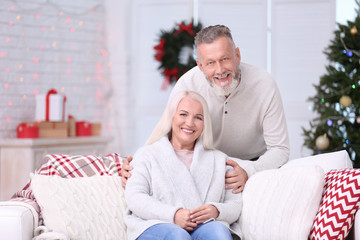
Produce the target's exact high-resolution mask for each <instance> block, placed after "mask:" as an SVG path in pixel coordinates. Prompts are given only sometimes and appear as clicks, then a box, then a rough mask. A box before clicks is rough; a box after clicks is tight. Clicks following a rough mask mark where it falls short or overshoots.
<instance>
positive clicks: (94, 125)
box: [92, 123, 101, 136]
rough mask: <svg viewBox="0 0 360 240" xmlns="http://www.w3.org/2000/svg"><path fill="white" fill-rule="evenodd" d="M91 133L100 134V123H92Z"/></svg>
mask: <svg viewBox="0 0 360 240" xmlns="http://www.w3.org/2000/svg"><path fill="white" fill-rule="evenodd" d="M92 135H93V136H100V135H101V123H92Z"/></svg>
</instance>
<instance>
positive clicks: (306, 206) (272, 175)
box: [240, 166, 324, 240]
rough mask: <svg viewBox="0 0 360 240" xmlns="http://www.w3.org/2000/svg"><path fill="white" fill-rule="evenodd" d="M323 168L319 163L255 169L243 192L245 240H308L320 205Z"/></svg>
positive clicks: (242, 226)
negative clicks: (263, 169)
mask: <svg viewBox="0 0 360 240" xmlns="http://www.w3.org/2000/svg"><path fill="white" fill-rule="evenodd" d="M323 186H324V171H323V169H322V168H321V167H319V166H303V167H291V168H285V169H273V170H265V171H262V172H258V173H256V174H254V175H253V176H252V177H250V178H249V180H248V181H247V183H246V185H245V189H244V191H243V210H242V213H241V216H240V224H241V229H242V230H243V238H244V239H250V240H251V239H254V240H255V239H267V240H282V239H284V240H288V239H292V240H297V239H299V240H304V239H307V238H308V236H309V233H310V230H311V227H312V225H313V222H314V219H315V216H316V213H317V211H318V209H319V206H320V201H321V196H322V190H323Z"/></svg>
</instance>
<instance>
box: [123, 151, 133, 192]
mask: <svg viewBox="0 0 360 240" xmlns="http://www.w3.org/2000/svg"><path fill="white" fill-rule="evenodd" d="M132 159H133V158H132V156H128V157H127V158H126V160H125V161H124V162H123V164H122V166H121V181H122V185H123V187H125V186H126V182H127V179H128V178H129V177H131V174H130V173H129V171H131V170H133V167H132V166H130V165H129V164H130V162H131V160H132Z"/></svg>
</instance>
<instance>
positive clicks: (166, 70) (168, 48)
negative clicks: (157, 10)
mask: <svg viewBox="0 0 360 240" xmlns="http://www.w3.org/2000/svg"><path fill="white" fill-rule="evenodd" d="M200 30H201V24H200V23H199V24H197V25H196V26H194V25H193V24H192V23H190V24H188V25H186V24H185V22H181V23H180V24H176V26H175V27H174V28H173V29H172V30H170V31H164V30H161V33H160V39H159V44H158V45H156V46H154V50H155V59H156V60H157V61H159V62H160V66H159V67H158V69H160V70H161V73H162V75H163V76H164V77H165V79H164V82H163V86H162V89H166V88H167V86H168V85H170V84H172V83H174V82H176V81H177V80H178V79H179V78H180V76H181V75H183V74H184V73H185V72H187V71H188V70H189V69H191V68H192V67H194V66H195V65H196V61H195V59H194V57H193V45H194V37H195V34H196V33H197V32H199V31H200Z"/></svg>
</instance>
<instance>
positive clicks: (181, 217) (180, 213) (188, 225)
mask: <svg viewBox="0 0 360 240" xmlns="http://www.w3.org/2000/svg"><path fill="white" fill-rule="evenodd" d="M174 222H175V224H176V225H178V226H179V227H181V228H183V229H185V230H187V231H192V230H194V229H195V228H196V227H197V224H196V223H195V222H192V221H191V219H190V210H189V209H183V208H181V209H179V210H177V211H176V213H175V217H174Z"/></svg>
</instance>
